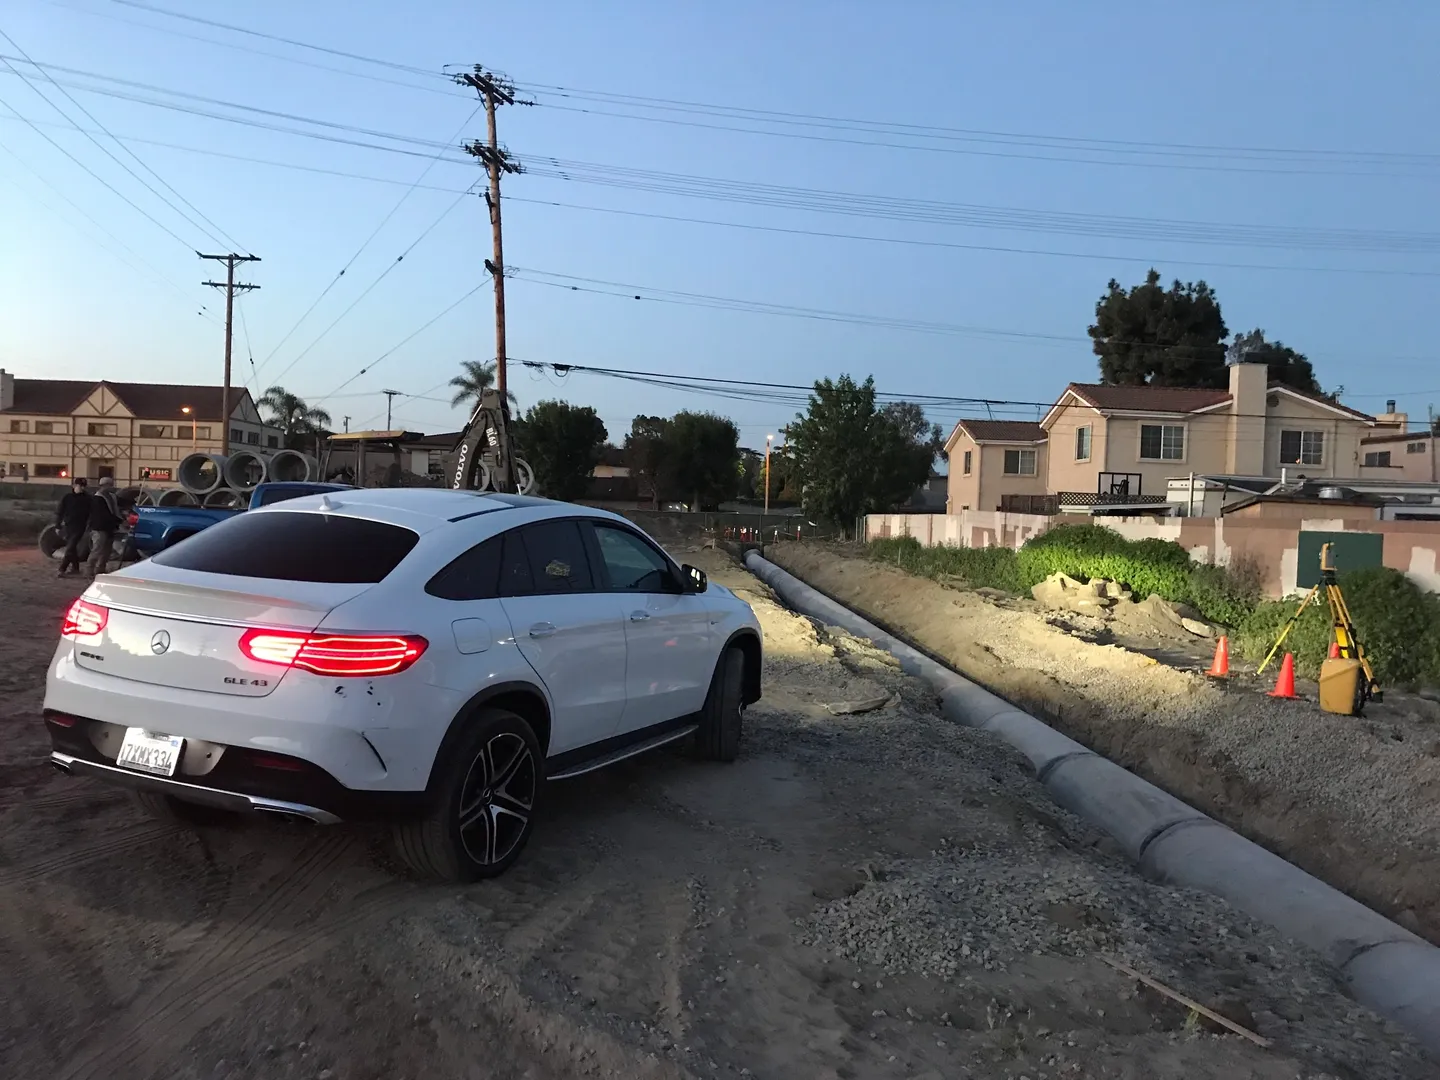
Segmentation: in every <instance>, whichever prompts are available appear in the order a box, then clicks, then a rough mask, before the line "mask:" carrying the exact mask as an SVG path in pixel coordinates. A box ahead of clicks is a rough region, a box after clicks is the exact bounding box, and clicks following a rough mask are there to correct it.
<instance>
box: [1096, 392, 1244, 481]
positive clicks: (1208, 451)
mask: <svg viewBox="0 0 1440 1080" xmlns="http://www.w3.org/2000/svg"><path fill="white" fill-rule="evenodd" d="M1151 424H1160V425H1171V424H1175V425H1179V426H1180V427H1182V428H1184V429H1185V440H1184V446H1183V454H1182V456H1181V458H1180V459H1179V460H1178V461H1172V460H1162V461H1150V460H1142V459H1141V457H1140V429H1141V427H1143V426H1147V425H1151ZM1105 426H1106V444H1107V453H1106V459H1105V467H1104V470H1103V471H1106V472H1112V473H1138V474H1139V475H1140V477H1141V480H1140V492H1139V494H1142V495H1164V494H1165V492H1166V481H1167V480H1169V479H1170V478H1171V477H1175V476H1185V475H1186V474H1187V473H1192V472H1194V473H1227V472H1229V460H1230V459H1229V453H1230V442H1229V434H1230V430H1231V418H1230V417H1229V416H1227V415H1225V414H1224V413H1220V412H1216V413H1202V414H1200V415H1198V416H1197V415H1190V416H1183V417H1179V416H1153V417H1152V416H1145V417H1132V416H1112V417H1110V418H1109V420H1108V422H1106V425H1105ZM1101 471H1102V470H1101V469H1099V468H1096V469H1093V470H1092V472H1091V474H1090V475H1091V479H1090V484H1089V486H1088V487H1085V488H1076V489H1072V490H1078V491H1094V490H1095V484H1096V481H1097V480H1098V479H1099V477H1098V475H1097V474H1098V473H1099V472H1101ZM1132 493H1133V492H1132Z"/></svg>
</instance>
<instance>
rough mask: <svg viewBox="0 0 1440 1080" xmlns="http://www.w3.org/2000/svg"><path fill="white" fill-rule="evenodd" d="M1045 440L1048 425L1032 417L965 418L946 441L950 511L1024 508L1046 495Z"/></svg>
mask: <svg viewBox="0 0 1440 1080" xmlns="http://www.w3.org/2000/svg"><path fill="white" fill-rule="evenodd" d="M1046 442H1047V435H1046V432H1045V430H1044V429H1043V428H1042V427H1041V426H1040V425H1039V424H1036V423H1033V422H1027V421H1021V420H961V421H960V422H959V423H958V424H956V425H955V429H954V430H953V431H952V432H950V437H949V438H948V439H946V440H945V456H946V460H947V461H949V463H950V476H949V492H948V497H947V500H946V512H947V513H951V514H958V513H959V512H960V511H962V510H1001V509H1017V510H1025V509H1028V506H1027V505H1026V501H1025V500H1028V499H1031V498H1038V499H1041V500H1043V499H1044V496H1045V494H1046V491H1047V490H1048V489H1047V488H1046V486H1045V485H1046ZM1017 497H1019V502H1018V503H1017V501H1016V499H1017Z"/></svg>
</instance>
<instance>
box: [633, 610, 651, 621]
mask: <svg viewBox="0 0 1440 1080" xmlns="http://www.w3.org/2000/svg"><path fill="white" fill-rule="evenodd" d="M648 618H650V613H649V612H648V611H632V612H630V621H631V622H644V621H645V620H646V619H648Z"/></svg>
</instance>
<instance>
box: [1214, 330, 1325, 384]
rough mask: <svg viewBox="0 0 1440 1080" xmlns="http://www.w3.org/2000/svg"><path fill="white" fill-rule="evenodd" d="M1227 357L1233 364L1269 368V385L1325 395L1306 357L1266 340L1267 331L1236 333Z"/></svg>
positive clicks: (1280, 344) (1278, 343) (1277, 342)
mask: <svg viewBox="0 0 1440 1080" xmlns="http://www.w3.org/2000/svg"><path fill="white" fill-rule="evenodd" d="M1225 358H1226V360H1227V361H1228V362H1230V363H1232V364H1264V365H1265V366H1266V367H1267V368H1268V369H1269V376H1270V379H1269V381H1270V382H1278V383H1283V384H1285V385H1286V386H1289V387H1293V388H1294V389H1296V390H1299V391H1301V392H1302V393H1306V394H1319V393H1322V391H1321V389H1320V383H1319V382H1317V381H1316V379H1315V369H1314V368H1313V367H1312V366H1311V365H1310V361H1309V360H1308V359H1306V357H1305V354H1304V353H1299V352H1296V351H1295V350H1294V349H1292V348H1290V346H1288V345H1286V344H1284V343H1283V342H1280V341H1266V340H1265V331H1264V330H1261V329H1259V328H1258V327H1257V328H1256V329H1254V330H1251V331H1250V333H1248V334H1236V335H1235V340H1234V341H1232V342H1231V343H1230V347H1229V349H1227V350H1226V356H1225Z"/></svg>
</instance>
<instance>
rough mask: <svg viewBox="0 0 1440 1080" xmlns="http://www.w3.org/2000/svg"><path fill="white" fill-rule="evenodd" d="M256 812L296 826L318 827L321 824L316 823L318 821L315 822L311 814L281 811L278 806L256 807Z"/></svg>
mask: <svg viewBox="0 0 1440 1080" xmlns="http://www.w3.org/2000/svg"><path fill="white" fill-rule="evenodd" d="M255 812H256V813H257V814H265V815H267V816H269V817H277V818H281V819H283V820H285V821H288V822H290V823H291V824H294V825H318V824H320V823H319V822H318V821H316V820H315V819H314V818H313V817H311V816H310V815H309V814H301V813H298V812H297V811H294V810H282V809H281V808H280V807H278V806H257V807H255Z"/></svg>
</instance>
